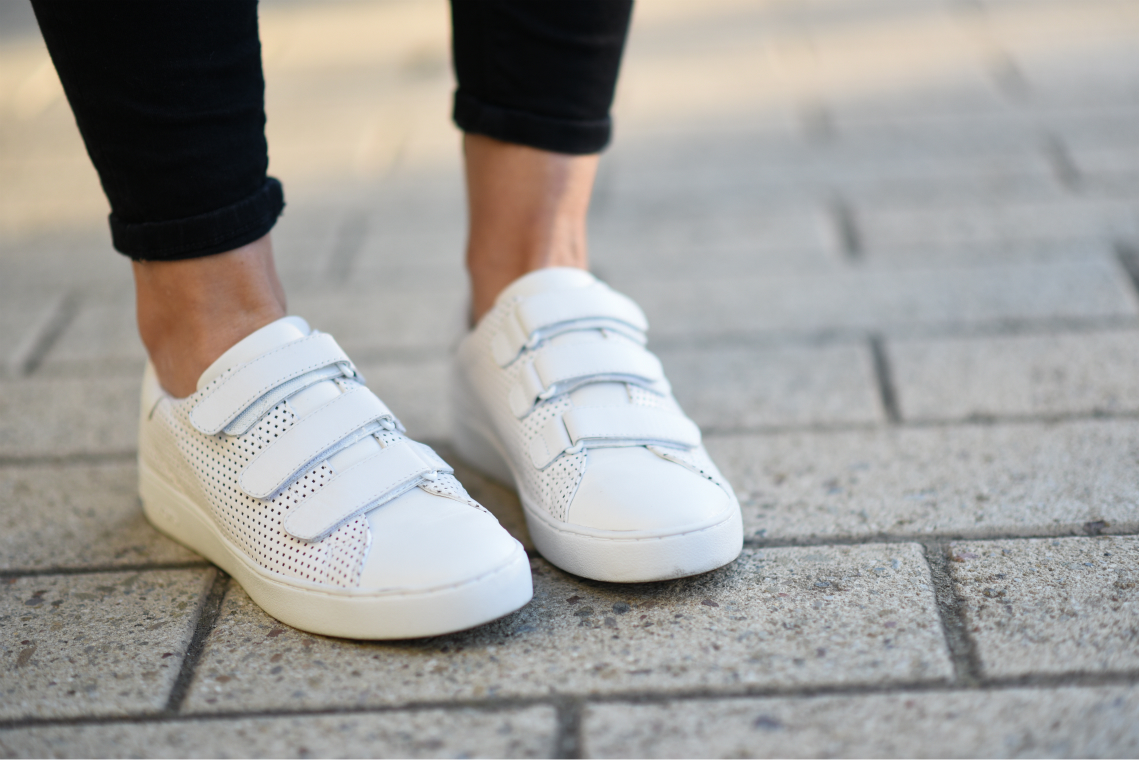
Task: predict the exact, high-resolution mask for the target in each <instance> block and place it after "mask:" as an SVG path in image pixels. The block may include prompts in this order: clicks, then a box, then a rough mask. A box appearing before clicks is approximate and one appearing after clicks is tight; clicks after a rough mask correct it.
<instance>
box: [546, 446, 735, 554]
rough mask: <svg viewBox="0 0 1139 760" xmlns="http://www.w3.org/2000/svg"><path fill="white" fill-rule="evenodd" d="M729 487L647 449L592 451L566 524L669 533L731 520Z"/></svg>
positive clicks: (624, 448)
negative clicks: (722, 520)
mask: <svg viewBox="0 0 1139 760" xmlns="http://www.w3.org/2000/svg"><path fill="white" fill-rule="evenodd" d="M732 507H733V503H732V500H731V498H730V497H729V496H728V494H727V493H726V492H725V491H724V489H722V488H720V486H718V485H716V484H715V483H713V482H711V481H710V480H707V479H706V478H702V477H700V476H699V475H697V474H696V473H694V472H692V471H691V470H688V469H686V468H685V467H683V466H681V465H679V464H676V463H675V462H669V461H668V460H665V459H662V458H661V457H659V456H657V455H656V454H654V453H653V452H651V451H649V450H648V449H646V448H644V447H621V448H597V449H590V450H589V454H588V461H587V464H586V467H585V474H584V475H583V476H582V480H581V483H580V485H579V486H578V489H577V493H576V494H575V495H574V498H573V502H572V503H571V504H570V508H569V512H568V515H567V521H568V522H569V523H571V524H573V525H580V526H583V527H587V528H592V529H594V530H609V531H658V532H661V533H668V532H670V531H677V530H683V529H685V528H688V527H691V526H694V525H699V524H702V523H706V522H709V521H712V520H715V519H716V518H717V517H721V516H727V515H728V514H729V510H730V509H731V508H732Z"/></svg>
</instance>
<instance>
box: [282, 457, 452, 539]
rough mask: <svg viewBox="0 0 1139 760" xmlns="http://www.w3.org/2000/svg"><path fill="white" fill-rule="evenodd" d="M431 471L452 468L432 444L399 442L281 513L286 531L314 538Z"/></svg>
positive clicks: (400, 492)
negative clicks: (287, 512)
mask: <svg viewBox="0 0 1139 760" xmlns="http://www.w3.org/2000/svg"><path fill="white" fill-rule="evenodd" d="M433 472H452V470H451V468H450V467H448V466H447V465H446V463H444V462H443V460H442V459H440V458H439V456H438V455H437V454H436V453H435V452H434V451H432V450H431V448H430V447H428V446H424V445H423V444H421V443H416V442H415V441H409V440H403V441H397V442H395V443H393V444H391V445H390V446H388V447H387V448H385V449H383V450H382V451H378V452H376V453H375V454H373V455H372V456H370V457H368V458H367V459H364V460H363V461H361V462H357V463H356V464H354V465H352V466H351V467H349V468H348V469H346V470H344V471H343V472H341V473H339V474H337V475H336V477H334V478H333V479H332V480H330V481H328V482H327V483H325V484H324V486H323V487H321V489H320V490H318V491H317V492H316V493H314V494H311V495H309V496H308V497H306V498H305V499H304V500H303V501H302V502H301V503H300V505H298V506H297V507H296V508H295V509H294V510H293V511H292V512H290V513H289V515H288V517H286V518H285V522H284V528H285V531H286V532H287V533H288V534H289V535H290V536H294V537H296V538H299V539H301V540H302V541H318V540H320V539H322V538H324V537H325V536H327V535H328V534H329V533H331V532H332V531H334V530H336V529H337V528H338V527H340V526H341V525H343V524H344V523H345V522H347V521H348V520H351V519H352V518H354V517H356V516H357V515H359V514H361V513H363V512H365V511H367V510H368V509H369V508H374V507H377V506H379V505H381V504H384V503H386V502H388V501H391V500H392V499H394V498H396V497H397V496H399V495H400V494H403V493H405V492H407V491H409V490H411V489H412V488H414V487H415V486H417V485H418V484H419V483H420V482H422V481H423V479H424V476H425V475H430V474H431V473H433Z"/></svg>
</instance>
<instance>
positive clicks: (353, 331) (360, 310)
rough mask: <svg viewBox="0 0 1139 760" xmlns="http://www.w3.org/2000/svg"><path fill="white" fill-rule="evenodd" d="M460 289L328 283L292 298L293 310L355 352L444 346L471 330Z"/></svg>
mask: <svg viewBox="0 0 1139 760" xmlns="http://www.w3.org/2000/svg"><path fill="white" fill-rule="evenodd" d="M467 305H468V304H467V295H466V293H465V291H464V290H463V289H460V288H437V289H427V288H419V289H416V290H411V289H408V288H406V287H398V288H396V287H384V286H383V285H382V284H377V285H376V286H375V287H369V286H368V285H367V284H366V283H365V284H364V285H354V286H347V287H336V288H328V287H323V288H321V289H320V290H318V291H309V292H299V293H294V294H291V295H290V296H289V312H290V313H291V314H297V315H299V316H302V317H304V318H305V319H306V320H308V322H309V324H311V325H312V326H313V327H314V328H316V329H318V330H321V331H322V332H327V333H331V334H332V336H333V337H334V338H336V341H337V343H339V344H340V345H341V346H342V347H343V348H344V350H345V351H347V352H348V353H349V354H350V355H356V354H357V353H360V354H363V353H364V352H369V351H371V352H375V351H390V350H394V349H401V350H407V349H412V350H416V351H422V350H424V349H435V350H438V349H445V348H447V347H449V346H451V345H453V344H454V343H455V342H456V341H457V340H458V339H459V338H460V337H461V336H462V334H463V332H464V331H465V329H466V318H465V314H466V309H467Z"/></svg>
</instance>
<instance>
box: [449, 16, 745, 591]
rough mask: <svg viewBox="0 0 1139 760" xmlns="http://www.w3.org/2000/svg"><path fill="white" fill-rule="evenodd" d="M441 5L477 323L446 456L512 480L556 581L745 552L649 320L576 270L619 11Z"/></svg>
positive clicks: (636, 573)
mask: <svg viewBox="0 0 1139 760" xmlns="http://www.w3.org/2000/svg"><path fill="white" fill-rule="evenodd" d="M452 9H453V11H454V14H455V36H454V39H455V64H456V71H457V72H458V75H459V90H458V92H457V93H456V97H455V120H456V121H457V122H458V123H459V126H460V127H462V128H463V130H464V131H465V132H466V133H467V135H466V137H465V138H464V148H465V157H466V167H467V189H468V195H469V203H470V241H469V244H468V249H467V264H468V267H469V269H470V274H471V283H472V287H473V291H474V292H473V307H474V317H475V319H476V325H475V327H474V329H473V330H472V331H471V332H470V333H469V334H468V335H467V336H466V337H465V338H464V339H463V340H462V342H461V343H460V344H459V346H458V350H457V352H456V360H455V361H456V372H455V375H454V384H455V385H454V388H455V393H454V404H453V410H454V412H455V418H454V420H455V421H454V443H455V448H456V451H457V452H458V453H459V454H460V456H462V457H464V458H465V459H467V460H468V461H469V462H471V463H472V464H473V465H475V466H476V467H480V468H481V469H483V470H484V471H486V472H487V473H488V474H491V475H493V476H495V477H498V478H500V479H506V480H511V479H513V480H514V482H515V485H516V486H517V489H518V493H519V496H520V499H521V502H522V507H523V509H524V511H525V514H526V523H527V526H528V527H529V530H530V535H531V537H532V538H533V540H534V544H535V546H536V547H537V549H538V551H540V552H541V553H542V555H543V556H544V557H545V558H546V559H547V560H549V561H550V562H552V563H553V564H555V565H557V566H559V567H561V568H563V569H565V570H569V571H570V572H572V573H576V574H578V575H582V576H585V577H588V578H595V579H598V580H608V581H619V582H634V581H652V580H662V579H665V578H675V577H680V576H684V575H693V574H696V573H701V572H706V571H708V570H711V569H713V568H716V567H720V566H722V565H724V564H726V563H728V562H730V561H732V560H733V559H734V558H735V557H736V556H737V555H738V554H739V552H740V548H741V546H742V542H743V527H742V519H741V516H740V509H739V503H738V501H737V500H736V498H735V495H734V494H733V492H732V489H731V486H729V485H728V483H727V482H726V481H725V480H724V479H723V477H722V476H721V475H720V473H719V472H718V471H717V470H716V467H715V465H714V464H713V463H712V461H711V460H710V459H709V458H708V454H707V452H706V451H705V450H704V448H703V446H702V445H701V442H700V430H699V428H698V427H697V426H696V425H695V424H694V423H693V422H692V421H691V420H689V419H688V418H687V417H685V416H684V413H683V412H682V411H681V410H680V407H679V405H678V404H677V402H676V400H675V399H674V398H673V397H672V394H671V391H670V389H669V385H668V381H667V380H666V379H665V377H664V374H663V372H662V369H661V365H660V362H659V361H658V360H657V359H656V357H654V356H653V355H652V354H651V353H649V351H648V350H647V349H646V348H645V340H646V335H645V331H646V328H647V324H646V320H645V317H644V314H643V313H641V310H640V309H639V308H638V307H637V306H636V304H634V303H633V302H632V301H630V300H629V299H628V298H626V297H624V296H621V295H620V294H618V293H615V292H614V291H612V290H611V289H610V288H608V287H607V286H606V285H604V284H603V283H600V282H598V281H597V280H596V279H595V278H593V277H592V276H591V275H590V274H589V273H588V272H586V271H583V270H584V269H585V267H586V263H587V257H586V242H585V221H586V211H587V209H588V206H589V195H590V190H591V188H592V185H593V177H594V173H595V171H596V168H597V155H596V154H597V153H598V152H599V151H600V150H601V148H602V147H604V145H605V142H606V141H607V140H608V137H609V121H608V108H609V100H610V99H611V97H612V94H613V84H614V83H615V80H616V75H617V63H618V61H619V59H620V50H621V43H622V42H623V39H624V29H625V24H626V22H627V20H628V10H629V6H628V5H627V4H623V3H615V2H609V1H608V0H601V1H600V2H597V3H591V2H581V1H580V0H579V1H578V2H572V3H567V2H545V3H517V2H514V3H512V2H493V1H491V2H466V1H465V0H452Z"/></svg>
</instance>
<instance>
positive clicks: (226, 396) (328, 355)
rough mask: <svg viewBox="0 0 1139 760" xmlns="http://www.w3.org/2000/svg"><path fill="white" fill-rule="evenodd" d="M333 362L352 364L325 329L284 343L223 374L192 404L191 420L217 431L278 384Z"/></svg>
mask: <svg viewBox="0 0 1139 760" xmlns="http://www.w3.org/2000/svg"><path fill="white" fill-rule="evenodd" d="M332 364H341V365H344V366H346V367H352V362H351V360H350V359H349V358H348V355H347V354H346V353H344V351H343V350H341V348H340V346H338V345H337V344H336V341H335V340H334V339H333V337H332V336H331V335H328V334H327V333H313V334H312V335H309V336H308V337H306V338H301V339H300V340H295V341H293V342H292V343H286V344H285V345H283V346H281V347H280V348H275V349H273V350H272V351H270V352H268V353H266V354H262V355H261V356H258V357H257V358H256V359H254V360H253V361H251V362H246V363H245V364H241V365H239V366H238V367H237V368H236V369H233V370H231V371H230V372H228V373H226V374H224V375H222V376H221V378H220V381H219V382H218V383H217V384H216V385H215V386H214V387H213V388H212V389H211V390H210V391H209V392H208V393H206V394H205V395H204V396H203V397H202V398H201V400H200V401H198V403H197V404H196V405H195V406H194V409H193V411H191V412H190V422H191V424H193V426H194V427H195V428H197V429H198V430H199V431H200V432H202V433H205V434H206V435H216V434H217V433H220V432H221V431H222V430H224V429H225V427H226V425H228V424H229V423H231V422H233V421H234V420H235V419H237V418H238V416H240V415H241V413H242V412H244V411H245V410H246V409H248V408H249V407H250V406H252V405H253V404H254V403H255V402H256V401H257V400H258V399H259V398H261V397H262V396H264V395H265V394H266V393H269V392H270V391H272V390H273V389H274V388H276V387H277V386H278V385H281V384H283V383H287V382H288V381H290V380H292V379H293V378H295V377H300V376H301V375H304V374H306V373H308V372H312V371H313V370H315V369H320V368H321V367H327V366H329V365H332ZM352 371H353V372H354V371H355V369H354V368H353V370H352Z"/></svg>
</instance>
